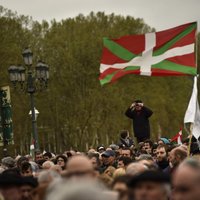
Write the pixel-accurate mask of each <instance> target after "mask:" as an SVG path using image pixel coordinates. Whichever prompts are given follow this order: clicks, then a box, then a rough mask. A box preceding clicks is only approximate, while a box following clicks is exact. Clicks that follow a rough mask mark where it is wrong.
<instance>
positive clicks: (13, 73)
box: [8, 48, 49, 150]
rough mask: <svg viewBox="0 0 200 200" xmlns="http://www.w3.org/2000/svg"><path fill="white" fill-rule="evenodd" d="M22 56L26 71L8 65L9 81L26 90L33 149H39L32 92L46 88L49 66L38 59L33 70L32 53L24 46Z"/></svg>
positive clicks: (20, 67) (22, 68)
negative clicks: (29, 106) (28, 100)
mask: <svg viewBox="0 0 200 200" xmlns="http://www.w3.org/2000/svg"><path fill="white" fill-rule="evenodd" d="M22 56H23V59H24V64H25V66H26V68H27V73H26V68H24V67H23V66H15V65H12V66H10V67H9V68H8V72H9V74H10V81H11V82H12V83H13V85H14V88H17V85H20V88H21V90H23V91H26V92H27V93H29V95H30V104H31V118H32V134H33V140H34V149H35V150H39V140H38V132H37V122H36V111H35V102H34V93H35V92H36V91H38V90H39V91H42V90H44V89H46V88H47V85H48V80H49V67H48V65H46V64H45V63H44V62H42V61H38V63H37V64H36V66H35V71H33V68H32V65H33V53H32V51H31V50H30V49H29V48H26V49H25V50H24V51H23V53H22ZM26 76H27V79H26Z"/></svg>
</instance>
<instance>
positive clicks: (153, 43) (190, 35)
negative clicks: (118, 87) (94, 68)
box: [99, 22, 197, 85]
mask: <svg viewBox="0 0 200 200" xmlns="http://www.w3.org/2000/svg"><path fill="white" fill-rule="evenodd" d="M196 29H197V23H196V22H192V23H188V24H184V25H181V26H177V27H174V28H171V29H168V30H164V31H160V32H153V33H146V34H144V35H129V36H123V37H121V38H118V39H109V38H104V39H103V43H104V49H103V53H102V59H101V65H100V77H99V80H100V83H101V85H103V84H106V83H110V82H114V81H115V80H117V79H118V78H120V77H122V76H124V75H126V74H139V75H146V76H179V75H196V73H197V67H196V59H195V53H194V49H195V38H196Z"/></svg>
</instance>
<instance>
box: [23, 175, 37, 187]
mask: <svg viewBox="0 0 200 200" xmlns="http://www.w3.org/2000/svg"><path fill="white" fill-rule="evenodd" d="M23 185H30V186H31V187H33V188H35V187H37V186H38V181H37V179H36V178H34V177H33V176H24V177H23Z"/></svg>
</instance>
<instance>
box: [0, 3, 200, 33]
mask: <svg viewBox="0 0 200 200" xmlns="http://www.w3.org/2000/svg"><path fill="white" fill-rule="evenodd" d="M0 5H2V6H3V7H5V8H8V9H10V10H12V11H17V13H18V14H24V15H29V16H32V17H33V19H34V20H37V21H39V22H41V21H42V20H43V19H45V20H47V21H49V22H50V21H51V20H52V19H56V21H60V20H61V19H66V18H69V17H75V16H77V15H78V14H80V13H82V14H84V15H88V14H89V13H90V12H91V11H94V12H98V11H104V12H105V13H106V14H110V13H115V14H120V15H130V16H132V17H135V18H138V17H139V18H143V19H144V21H145V23H147V24H148V25H150V26H151V27H154V28H156V30H157V31H159V30H164V29H167V28H171V27H173V26H177V25H180V24H184V23H187V22H192V21H198V23H200V0H0ZM198 27H199V26H198Z"/></svg>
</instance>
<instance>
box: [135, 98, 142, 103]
mask: <svg viewBox="0 0 200 200" xmlns="http://www.w3.org/2000/svg"><path fill="white" fill-rule="evenodd" d="M134 102H135V103H142V100H139V99H138V100H135V101H134Z"/></svg>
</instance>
